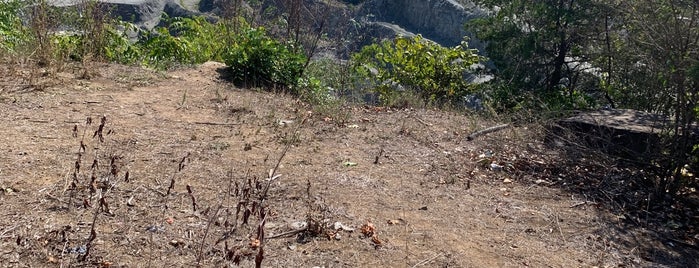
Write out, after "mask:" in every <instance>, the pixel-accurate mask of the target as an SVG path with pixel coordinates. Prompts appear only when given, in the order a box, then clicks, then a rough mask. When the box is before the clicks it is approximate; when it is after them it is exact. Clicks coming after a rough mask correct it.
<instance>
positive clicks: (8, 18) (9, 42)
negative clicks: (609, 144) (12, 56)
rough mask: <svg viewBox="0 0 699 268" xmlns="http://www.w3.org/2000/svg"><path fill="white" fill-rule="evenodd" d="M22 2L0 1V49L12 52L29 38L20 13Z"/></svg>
mask: <svg viewBox="0 0 699 268" xmlns="http://www.w3.org/2000/svg"><path fill="white" fill-rule="evenodd" d="M23 7H24V4H23V2H22V1H20V0H3V1H0V51H2V52H14V51H15V49H16V48H17V47H18V46H20V45H21V44H24V43H26V42H27V40H28V39H29V35H28V34H27V30H26V29H25V27H24V26H23V25H22V20H21V19H20V17H19V16H20V14H21V12H22V8H23Z"/></svg>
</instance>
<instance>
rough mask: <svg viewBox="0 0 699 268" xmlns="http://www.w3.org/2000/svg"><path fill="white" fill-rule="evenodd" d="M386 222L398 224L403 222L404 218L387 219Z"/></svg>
mask: <svg viewBox="0 0 699 268" xmlns="http://www.w3.org/2000/svg"><path fill="white" fill-rule="evenodd" d="M387 223H388V224H390V225H399V224H405V220H403V219H397V220H388V221H387Z"/></svg>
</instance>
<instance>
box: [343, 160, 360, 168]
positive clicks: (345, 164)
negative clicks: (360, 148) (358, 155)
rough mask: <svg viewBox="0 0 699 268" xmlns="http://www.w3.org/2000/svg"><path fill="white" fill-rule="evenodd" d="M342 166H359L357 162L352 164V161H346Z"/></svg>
mask: <svg viewBox="0 0 699 268" xmlns="http://www.w3.org/2000/svg"><path fill="white" fill-rule="evenodd" d="M342 165H343V166H346V167H354V166H357V163H355V162H350V161H345V162H344V163H342Z"/></svg>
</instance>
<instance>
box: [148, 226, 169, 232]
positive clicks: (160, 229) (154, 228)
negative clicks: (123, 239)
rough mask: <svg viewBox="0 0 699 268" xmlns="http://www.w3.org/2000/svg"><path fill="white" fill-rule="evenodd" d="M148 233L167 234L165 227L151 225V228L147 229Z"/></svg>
mask: <svg viewBox="0 0 699 268" xmlns="http://www.w3.org/2000/svg"><path fill="white" fill-rule="evenodd" d="M146 231H148V232H151V233H159V232H165V227H163V226H155V225H151V226H148V227H146Z"/></svg>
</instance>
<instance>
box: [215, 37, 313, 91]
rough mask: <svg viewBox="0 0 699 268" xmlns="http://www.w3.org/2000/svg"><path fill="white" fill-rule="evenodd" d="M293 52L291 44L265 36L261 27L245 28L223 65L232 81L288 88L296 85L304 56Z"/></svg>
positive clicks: (225, 55)
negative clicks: (225, 66) (229, 69)
mask: <svg viewBox="0 0 699 268" xmlns="http://www.w3.org/2000/svg"><path fill="white" fill-rule="evenodd" d="M296 51H297V49H295V48H294V46H293V45H292V44H283V43H280V42H278V41H276V40H274V39H272V38H271V37H269V36H267V34H266V33H265V30H264V28H248V29H246V30H244V31H243V33H241V34H240V35H238V36H236V38H235V42H234V43H233V44H231V46H229V47H228V48H227V51H226V53H225V54H224V62H225V63H226V65H228V66H229V67H230V68H231V71H232V74H233V79H234V81H235V82H238V83H243V84H245V85H252V86H258V85H262V86H283V87H285V88H289V87H290V86H293V85H295V84H296V83H297V82H298V80H299V78H300V77H301V75H302V73H303V68H304V65H305V62H306V57H305V56H304V55H303V54H302V53H299V52H296ZM292 89H293V88H292ZM292 93H295V94H298V92H292Z"/></svg>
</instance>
